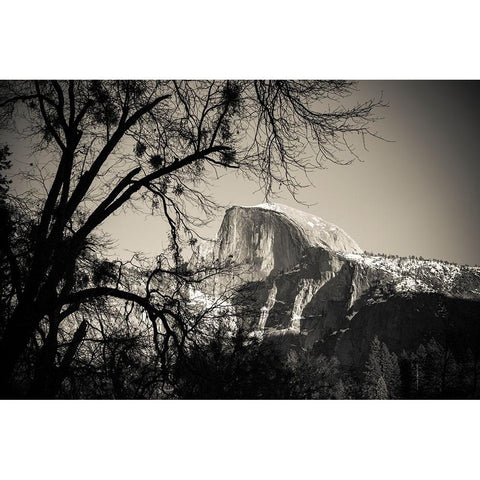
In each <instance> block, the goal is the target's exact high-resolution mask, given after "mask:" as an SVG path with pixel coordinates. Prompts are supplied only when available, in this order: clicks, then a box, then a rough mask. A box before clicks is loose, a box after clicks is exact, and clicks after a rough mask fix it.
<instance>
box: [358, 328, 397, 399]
mask: <svg viewBox="0 0 480 480" xmlns="http://www.w3.org/2000/svg"><path fill="white" fill-rule="evenodd" d="M380 379H382V380H381V381H380ZM384 385H385V387H384ZM399 388H400V369H399V366H398V358H397V356H396V355H395V354H394V353H391V352H390V350H389V349H388V347H387V346H386V345H385V344H384V343H382V342H380V340H379V339H378V337H375V338H374V339H373V340H372V343H371V346H370V354H369V356H368V360H367V362H366V364H365V372H364V383H363V386H362V395H363V397H364V398H397V396H398V392H399ZM385 392H386V393H385ZM379 395H380V397H379ZM383 395H386V397H383Z"/></svg>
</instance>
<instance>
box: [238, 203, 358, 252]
mask: <svg viewBox="0 0 480 480" xmlns="http://www.w3.org/2000/svg"><path fill="white" fill-rule="evenodd" d="M236 208H243V209H255V210H264V211H269V212H274V213H276V214H279V215H281V216H283V217H284V218H285V219H287V220H288V221H289V222H291V223H292V224H293V225H294V226H295V227H296V228H297V229H298V230H299V231H300V232H301V235H302V236H303V237H304V239H305V241H306V244H307V245H309V246H312V247H323V248H326V249H327V250H331V251H335V252H340V253H363V250H362V249H361V248H360V246H359V245H358V244H357V242H355V240H353V238H351V237H350V236H349V235H348V234H347V233H346V232H345V231H344V230H342V229H341V228H340V227H338V226H337V225H335V224H333V223H330V222H327V221H326V220H324V219H323V218H320V217H317V216H315V215H312V214H311V213H307V212H304V211H302V210H298V209H296V208H293V207H289V206H287V205H283V204H281V203H261V204H259V205H252V206H238V207H232V209H236ZM229 210H231V209H229Z"/></svg>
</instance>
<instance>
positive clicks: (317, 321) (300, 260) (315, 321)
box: [195, 204, 480, 366]
mask: <svg viewBox="0 0 480 480" xmlns="http://www.w3.org/2000/svg"><path fill="white" fill-rule="evenodd" d="M228 259H231V260H233V261H234V262H236V263H237V264H239V265H242V266H244V267H245V269H244V272H243V274H242V275H241V276H238V277H235V278H234V281H235V282H236V283H237V284H239V285H240V286H241V287H242V290H243V291H242V298H247V299H248V303H249V306H250V307H251V311H252V312H253V314H252V319H251V320H252V324H253V328H254V329H256V330H258V331H260V332H262V334H263V335H266V336H270V337H275V338H278V339H279V341H283V342H285V343H286V344H289V345H290V344H292V343H293V344H296V345H301V346H304V347H313V346H315V347H316V348H318V349H320V351H324V352H325V353H335V354H336V355H337V357H338V358H339V360H340V362H341V363H342V364H344V365H347V366H348V365H351V366H355V365H356V364H359V362H361V361H362V359H364V357H365V355H366V353H367V352H368V348H369V345H370V342H371V340H372V339H373V337H374V336H378V337H379V338H380V339H381V340H382V341H383V342H385V343H387V345H388V346H389V347H390V348H391V349H392V350H393V351H396V352H400V351H401V350H402V349H403V348H407V347H408V348H415V345H418V344H419V343H420V342H422V341H424V340H425V338H427V340H428V337H429V336H432V335H433V336H441V335H442V334H444V332H445V328H446V325H448V328H457V329H459V331H460V330H461V331H468V330H469V329H472V328H473V327H475V328H477V327H478V326H479V325H480V315H479V313H480V308H479V306H480V269H479V268H473V267H458V266H456V265H451V264H447V263H444V262H438V261H421V260H416V259H402V258H387V257H384V256H368V255H365V254H364V253H363V252H362V250H361V249H360V247H359V246H358V245H357V243H356V242H355V241H354V240H353V239H352V238H350V237H349V236H348V235H347V234H346V233H345V232H344V231H343V230H341V229H340V228H338V227H336V226H335V225H333V224H330V223H328V222H326V221H324V220H322V219H320V218H317V217H314V216H313V215H310V214H307V213H304V212H300V211H298V210H295V209H292V208H290V207H285V206H283V205H271V204H267V205H259V206H257V207H233V208H231V209H229V210H228V211H227V212H226V214H225V218H224V220H223V223H222V225H221V228H220V231H219V233H218V235H217V239H216V240H215V241H212V242H210V243H208V244H207V245H203V246H201V247H200V248H199V250H198V252H197V255H196V258H195V262H199V261H205V262H210V261H215V260H218V261H220V262H223V261H227V260H228ZM224 281H225V277H219V278H217V279H216V285H215V288H214V290H215V291H217V292H218V291H219V290H220V289H221V286H222V285H221V284H222V282H224ZM231 281H232V278H231V277H230V278H229V282H231ZM466 312H467V313H466ZM446 319H447V320H446ZM452 325H453V327H452ZM442 332H443V333H442Z"/></svg>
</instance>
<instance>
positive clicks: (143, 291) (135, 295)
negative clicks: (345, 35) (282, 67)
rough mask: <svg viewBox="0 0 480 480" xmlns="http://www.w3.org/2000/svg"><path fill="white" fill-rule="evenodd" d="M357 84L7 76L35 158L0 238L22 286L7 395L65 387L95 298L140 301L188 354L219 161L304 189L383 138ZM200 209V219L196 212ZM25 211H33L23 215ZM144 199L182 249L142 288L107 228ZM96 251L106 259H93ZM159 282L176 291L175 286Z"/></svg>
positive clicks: (7, 106) (2, 110)
mask: <svg viewBox="0 0 480 480" xmlns="http://www.w3.org/2000/svg"><path fill="white" fill-rule="evenodd" d="M353 87H354V85H353V84H352V83H351V82H344V81H329V82H326V81H250V80H249V81H228V80H227V81H22V82H19V81H17V82H6V81H3V82H1V83H0V122H1V126H2V128H3V129H4V132H7V134H8V131H10V132H13V131H15V132H17V133H18V130H19V129H20V130H21V131H20V134H21V135H22V136H23V138H24V139H25V142H27V139H28V142H30V143H25V144H26V145H28V146H30V147H31V151H32V152H35V157H34V158H32V161H31V162H29V163H28V164H26V166H25V168H23V170H22V169H20V170H21V172H20V173H22V174H23V175H24V178H25V179H26V180H28V183H25V184H24V185H23V190H25V189H26V188H27V185H28V186H29V188H30V190H29V191H28V195H20V193H26V192H20V193H19V194H16V195H9V194H6V196H5V197H6V198H5V205H7V206H8V208H3V207H2V215H4V216H7V217H8V218H6V219H5V220H6V222H5V223H4V224H6V225H10V226H11V228H6V229H4V228H2V229H1V234H0V235H1V240H0V245H1V248H2V258H3V259H4V260H5V261H6V264H7V276H8V279H9V282H10V284H11V289H10V291H11V292H12V294H13V297H12V298H10V299H9V305H10V306H11V311H7V313H6V315H5V316H6V318H5V319H4V328H3V332H2V338H1V340H0V390H1V392H2V393H1V394H2V396H4V397H8V396H22V395H25V394H28V395H32V396H36V397H38V396H40V397H52V396H54V395H55V394H56V392H58V389H59V386H60V385H61V383H62V381H63V380H64V379H65V378H66V375H67V372H68V371H69V368H70V365H71V364H72V362H73V359H74V358H75V357H76V355H77V352H78V351H79V348H81V346H82V344H83V342H84V340H85V338H86V335H87V332H88V330H89V328H90V327H89V319H88V318H82V315H81V311H82V308H83V305H84V304H86V303H91V302H93V301H94V300H95V299H99V298H104V297H113V298H117V299H119V300H121V301H127V302H133V303H135V304H136V305H138V306H139V307H141V308H142V309H143V311H144V312H146V315H147V318H148V319H149V321H150V322H151V324H152V329H153V338H152V340H153V343H154V345H155V346H156V347H157V349H158V351H159V355H160V356H163V357H164V358H166V356H167V352H166V350H167V349H169V348H170V349H172V348H173V349H176V350H177V351H179V350H181V349H182V348H183V346H184V344H185V341H186V340H185V336H187V335H188V333H189V332H190V326H186V320H185V319H186V318H189V313H188V309H187V307H186V303H185V289H186V288H187V287H186V285H187V284H188V283H189V282H190V283H191V282H194V281H197V280H196V278H197V274H196V273H194V272H188V271H181V269H180V265H181V263H182V259H181V249H182V246H183V245H185V244H186V243H188V242H194V241H195V239H196V237H195V232H194V230H193V229H192V227H195V225H198V224H200V223H201V222H202V221H204V220H205V218H208V217H209V216H211V214H212V213H213V212H214V209H215V203H214V202H213V201H212V200H211V199H210V198H209V197H207V196H206V195H204V194H203V193H202V192H203V190H202V186H203V185H204V184H205V182H208V180H209V179H210V178H212V177H213V176H214V174H215V172H216V170H217V169H236V170H238V171H239V172H241V173H243V174H244V175H247V176H249V177H252V178H255V179H257V180H258V181H259V182H260V184H261V186H263V187H264V189H265V193H266V195H268V194H270V193H271V192H272V189H273V186H274V185H276V184H281V185H282V186H283V187H284V188H286V189H287V190H288V191H290V192H291V193H292V194H295V192H296V191H297V189H298V188H299V186H300V182H299V179H298V176H297V175H298V173H299V172H304V173H306V172H308V171H309V170H310V169H312V168H315V167H316V166H318V165H321V164H323V162H324V161H334V162H340V163H349V162H350V161H351V160H352V159H353V158H354V157H355V154H354V153H353V149H352V148H351V143H350V140H349V139H348V135H349V134H352V133H355V134H361V135H363V136H364V135H369V134H372V132H371V131H370V130H369V128H370V125H371V121H372V120H374V110H375V107H376V106H378V105H379V104H380V103H379V102H374V101H368V102H365V103H363V104H357V105H353V106H351V107H346V106H345V105H342V104H341V102H340V101H341V100H342V99H343V98H344V97H346V96H348V95H349V94H350V93H351V92H352V89H353ZM8 129H10V130H8ZM7 134H5V135H7ZM342 146H343V147H346V149H347V151H350V152H351V153H352V155H351V156H350V157H349V158H347V159H339V158H338V157H337V155H336V154H337V152H338V149H339V148H341V147H342ZM309 148H313V152H314V154H315V156H314V160H313V161H312V159H311V158H309V157H311V151H310V150H308V149H309ZM2 182H3V177H2ZM192 204H195V205H197V206H198V207H199V208H200V210H201V211H202V212H203V213H201V215H200V217H201V218H198V216H197V215H192V214H190V213H189V212H190V210H189V206H190V205H192ZM12 205H15V206H16V208H17V211H18V212H21V213H22V215H21V218H22V220H21V221H20V222H18V223H17V222H13V221H12V220H13V217H12V213H11V209H10V207H11V206H12ZM141 205H145V206H148V207H149V208H150V210H151V211H152V212H158V213H160V214H162V215H163V216H164V218H165V221H166V222H167V223H168V225H169V227H170V232H171V233H170V243H171V248H170V253H169V256H168V257H169V260H168V261H167V260H166V259H165V258H163V259H162V261H160V262H156V263H155V262H153V263H152V264H151V265H150V267H149V271H150V274H147V275H143V276H142V280H143V283H142V284H140V285H136V286H135V288H131V287H130V285H131V282H129V280H128V278H127V277H128V275H130V273H131V270H130V271H129V272H128V275H127V272H126V269H125V268H123V267H122V264H121V263H102V262H104V260H102V259H103V258H104V254H103V252H102V249H103V246H104V244H105V242H104V240H103V239H102V238H101V236H100V235H99V229H100V227H101V225H102V224H103V222H105V220H106V219H108V218H109V217H110V216H111V215H113V214H114V213H116V212H118V211H119V210H120V209H124V208H132V207H135V208H140V206H141ZM17 218H18V216H17ZM23 247H26V248H23ZM92 251H94V252H95V256H96V258H97V261H96V262H97V264H96V266H95V265H93V263H95V262H93V261H92V258H91V257H90V258H89V256H88V255H87V253H88V252H92ZM89 268H93V269H94V270H93V271H91V270H89ZM203 273H204V275H210V272H208V273H205V272H203ZM159 284H161V285H162V286H165V285H170V284H172V285H174V287H172V288H170V290H169V291H168V292H167V293H166V294H164V292H163V291H162V290H163V287H162V288H160V289H159V288H155V285H159ZM180 284H181V285H180ZM177 287H178V288H177ZM191 320H192V322H193V323H194V324H195V322H196V320H195V319H194V318H193V317H192V318H191ZM62 331H63V332H64V333H65V336H64V341H62V342H60V341H59V336H60V335H61V332H62ZM32 344H35V348H34V350H35V355H33V356H31V355H30V353H31V352H32V349H31V348H30V347H31V346H32ZM160 344H161V345H160ZM27 357H29V358H30V357H31V362H33V363H30V361H29V362H27V361H26V358H27ZM19 372H21V374H22V378H24V379H25V382H26V383H25V385H22V386H20V385H19V382H18V378H19V377H18V375H17V374H19ZM25 389H26V390H25ZM26 392H29V393H26Z"/></svg>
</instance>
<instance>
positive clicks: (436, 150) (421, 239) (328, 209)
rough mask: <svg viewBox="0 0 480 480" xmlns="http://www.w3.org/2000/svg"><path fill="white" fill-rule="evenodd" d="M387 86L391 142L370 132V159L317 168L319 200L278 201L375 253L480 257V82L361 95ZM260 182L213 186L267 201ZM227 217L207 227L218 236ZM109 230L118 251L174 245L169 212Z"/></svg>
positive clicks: (370, 86) (221, 193)
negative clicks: (167, 228) (167, 235)
mask: <svg viewBox="0 0 480 480" xmlns="http://www.w3.org/2000/svg"><path fill="white" fill-rule="evenodd" d="M382 94H383V99H384V100H385V101H387V102H388V103H389V107H388V108H385V109H384V110H383V112H382V115H383V117H384V119H383V120H381V121H379V122H377V124H376V129H377V131H378V133H379V134H380V135H382V136H383V137H384V138H386V139H389V140H392V142H385V141H380V140H375V139H372V140H369V141H368V144H367V147H368V151H363V150H362V151H359V152H358V153H359V154H360V157H361V159H362V162H355V163H354V164H352V165H349V166H338V165H333V164H330V165H328V168H327V169H323V170H318V172H316V173H314V174H313V175H312V176H311V180H312V181H313V183H314V184H315V186H314V187H309V188H306V189H305V190H304V191H302V193H301V195H300V199H301V200H302V201H304V202H306V203H308V204H312V203H314V204H315V205H313V206H311V207H306V206H302V205H298V204H297V203H296V202H295V201H294V200H293V199H291V198H289V197H288V195H285V196H283V198H282V199H281V200H279V201H280V202H281V203H285V204H287V205H290V206H292V207H296V208H300V209H303V210H306V211H309V212H311V213H313V214H315V215H318V216H320V217H322V218H324V219H325V220H328V221H331V222H333V223H335V224H337V225H338V226H340V227H341V228H343V229H344V230H345V231H346V232H347V233H349V234H350V235H351V236H352V237H353V238H354V239H355V240H356V241H357V242H358V243H359V244H360V246H361V247H362V248H363V249H365V250H368V251H373V252H384V253H395V254H399V255H410V254H412V255H422V256H424V257H426V258H440V259H445V260H450V261H456V262H459V263H468V264H480V249H479V245H480V188H479V184H480V163H479V160H480V143H479V133H480V132H479V128H478V127H479V124H480V122H479V120H478V117H477V116H478V115H479V113H478V112H480V83H479V82H456V81H452V82H444V81H362V82H360V83H359V92H358V96H359V98H360V99H364V98H368V97H379V96H380V95H382ZM255 190H257V185H256V184H254V183H248V182H246V181H245V180H243V179H242V178H241V177H238V176H237V175H235V174H233V173H232V174H230V175H227V176H225V177H223V178H222V179H221V180H220V181H218V182H217V183H216V184H214V185H213V186H212V189H211V194H212V195H213V196H214V197H215V198H216V199H217V200H218V201H219V202H220V203H222V204H225V205H255V204H258V203H262V202H263V200H264V199H263V194H262V193H261V192H257V193H254V192H255ZM222 218H223V213H222V212H220V213H219V217H218V219H217V220H216V221H215V222H213V223H212V224H211V225H210V227H209V228H208V229H205V230H204V233H206V234H207V235H210V236H213V235H214V234H215V232H216V231H217V229H218V226H219V224H220V222H221V219H222ZM105 229H106V230H107V231H109V232H110V233H112V235H113V236H114V237H115V238H117V239H118V247H119V249H120V250H119V251H122V250H123V249H129V250H143V251H146V252H149V253H152V254H154V253H155V252H157V251H158V250H159V249H160V248H161V247H162V244H163V245H165V244H166V242H165V240H164V239H165V235H164V232H165V226H164V223H163V220H162V218H148V217H145V216H143V215H136V216H134V215H132V214H129V215H128V217H126V216H124V215H119V216H116V217H115V218H113V219H111V220H109V221H108V223H107V224H106V225H105ZM124 254H125V252H122V255H124Z"/></svg>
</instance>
